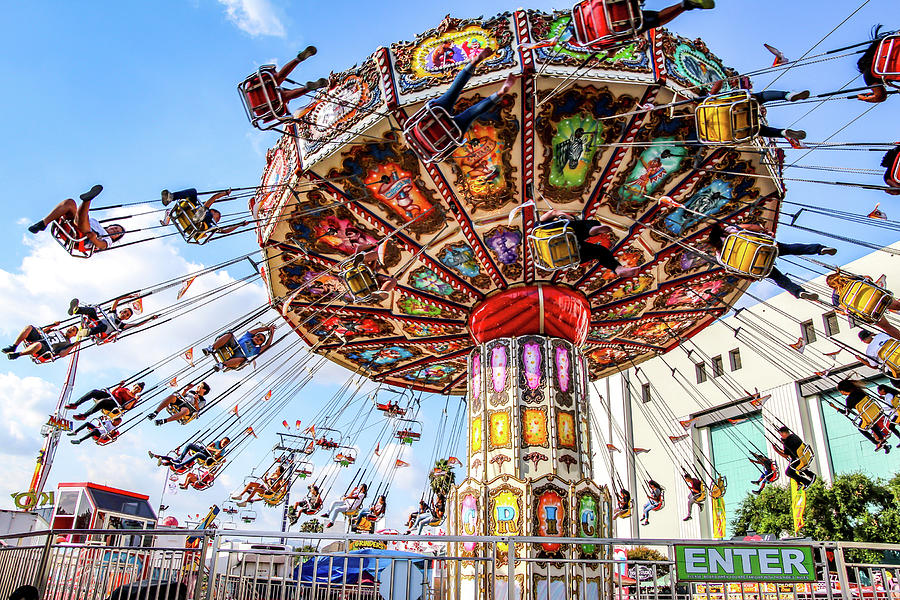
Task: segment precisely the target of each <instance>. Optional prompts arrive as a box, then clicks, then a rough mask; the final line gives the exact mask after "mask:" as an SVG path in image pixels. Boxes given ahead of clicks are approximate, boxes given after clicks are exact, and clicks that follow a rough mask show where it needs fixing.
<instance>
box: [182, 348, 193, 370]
mask: <svg viewBox="0 0 900 600" xmlns="http://www.w3.org/2000/svg"><path fill="white" fill-rule="evenodd" d="M181 356H182V357H184V360H186V361H188V363H190V365H191V366H192V367H193V366H194V349H193V348H188V351H187V352H185V353H184V354H182V355H181Z"/></svg>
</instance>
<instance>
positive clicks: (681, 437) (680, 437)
mask: <svg viewBox="0 0 900 600" xmlns="http://www.w3.org/2000/svg"><path fill="white" fill-rule="evenodd" d="M687 437H688V434H686V433H685V434H683V435H670V436H669V441H671V442H672V443H673V444H675V443H678V442H680V441H681V440H684V439H687Z"/></svg>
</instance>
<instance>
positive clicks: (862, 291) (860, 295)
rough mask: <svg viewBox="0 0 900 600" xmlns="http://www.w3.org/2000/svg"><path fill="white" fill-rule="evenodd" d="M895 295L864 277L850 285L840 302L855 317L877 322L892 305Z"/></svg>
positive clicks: (868, 321)
mask: <svg viewBox="0 0 900 600" xmlns="http://www.w3.org/2000/svg"><path fill="white" fill-rule="evenodd" d="M893 301H894V296H893V295H892V294H891V293H890V292H889V291H888V290H886V289H884V288H882V287H879V286H877V285H875V284H874V283H872V282H871V281H867V280H864V279H858V280H856V281H853V282H852V283H851V284H850V285H848V286H847V287H846V288H845V289H844V292H843V293H842V294H841V297H840V300H839V302H840V304H841V306H843V307H844V308H845V309H847V312H848V313H850V314H851V315H853V318H854V319H857V320H859V321H863V322H865V323H877V322H878V321H880V320H881V317H883V316H884V313H885V311H886V310H887V309H888V308H889V307H890V306H891V303H892V302H893Z"/></svg>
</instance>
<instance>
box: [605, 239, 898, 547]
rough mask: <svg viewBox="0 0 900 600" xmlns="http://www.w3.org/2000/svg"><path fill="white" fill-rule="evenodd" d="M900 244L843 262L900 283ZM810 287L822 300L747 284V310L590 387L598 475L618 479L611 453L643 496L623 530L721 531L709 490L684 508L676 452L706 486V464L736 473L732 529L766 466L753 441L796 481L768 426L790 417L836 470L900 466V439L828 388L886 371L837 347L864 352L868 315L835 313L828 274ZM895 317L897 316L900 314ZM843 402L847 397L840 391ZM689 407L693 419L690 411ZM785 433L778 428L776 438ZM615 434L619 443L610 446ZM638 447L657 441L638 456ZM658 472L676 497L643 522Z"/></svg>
mask: <svg viewBox="0 0 900 600" xmlns="http://www.w3.org/2000/svg"><path fill="white" fill-rule="evenodd" d="M898 249H900V243H897V244H894V245H892V246H890V247H888V248H887V249H886V251H876V252H873V253H871V254H869V255H867V256H864V257H863V258H861V259H859V260H857V261H854V262H852V263H850V264H848V265H845V267H844V268H845V269H846V270H847V271H849V272H850V273H855V274H859V275H869V276H871V277H873V278H876V279H877V278H878V277H879V276H880V275H882V274H885V275H887V282H888V288H889V289H890V287H891V285H892V284H893V286H894V287H895V288H896V286H897V284H898V283H900V259H898V257H897V256H896V255H895V253H897V251H898ZM820 258H823V259H828V258H831V257H820ZM778 264H779V268H781V269H782V270H783V271H784V272H787V273H788V274H793V275H800V276H802V277H808V276H809V272H808V271H805V270H804V269H805V268H806V267H811V268H813V269H816V270H818V271H819V272H824V271H825V270H826V269H824V268H822V267H819V266H817V265H815V264H813V263H810V262H808V261H805V260H804V259H800V258H795V257H787V258H780V259H779V262H778ZM763 285H768V284H762V283H759V284H754V285H753V286H751V287H750V289H749V294H753V295H757V294H758V293H759V290H760V289H762V288H761V287H760V286H763ZM805 287H806V288H807V289H809V290H810V291H815V292H818V293H819V296H820V304H814V303H811V302H808V301H803V300H797V299H794V298H793V297H791V296H790V295H789V294H787V293H781V294H779V295H777V296H775V297H773V298H771V299H769V300H767V301H764V302H757V301H756V300H752V299H751V298H750V297H749V296H745V297H744V299H742V302H741V304H740V305H742V306H745V308H743V310H739V312H738V314H737V315H735V314H734V313H733V312H732V313H730V314H731V316H729V317H727V318H725V319H723V320H720V321H717V322H716V323H714V324H713V325H712V326H710V327H709V328H707V329H706V330H705V331H703V332H701V333H700V334H698V335H696V336H695V337H693V338H691V339H690V340H686V341H685V342H684V343H683V344H682V345H681V347H679V348H676V349H674V350H672V351H671V352H669V353H668V354H666V355H664V356H662V357H657V358H654V359H652V360H650V361H647V362H645V363H643V364H641V365H639V366H638V367H637V368H636V369H635V368H630V369H628V370H624V371H622V372H621V373H620V374H618V375H615V376H612V377H609V378H607V379H605V380H601V381H598V382H597V385H596V387H595V388H594V389H595V390H596V391H593V390H592V392H591V403H592V407H593V412H594V414H595V415H596V421H597V423H596V425H597V427H598V429H599V432H600V434H601V435H600V436H599V437H595V440H594V445H595V461H594V473H595V478H596V479H597V480H598V481H601V482H606V483H610V474H609V470H610V469H609V466H608V465H609V463H610V460H612V461H613V463H614V464H615V467H616V472H617V473H618V476H619V478H620V479H621V480H622V485H623V486H624V487H625V488H626V489H628V490H630V491H631V492H632V494H633V497H634V511H633V514H632V516H631V517H630V518H628V519H619V520H617V533H618V535H619V536H622V537H642V538H710V537H713V533H712V532H713V529H712V508H711V505H710V502H708V501H707V502H706V509H705V510H704V511H703V512H702V513H699V514H698V513H697V509H696V508H695V509H694V513H693V519H692V520H690V521H683V520H682V519H683V518H684V517H685V515H686V514H687V496H688V492H687V486H686V484H685V483H684V481H683V480H682V478H681V472H680V471H681V465H680V464H676V463H681V464H687V463H688V462H690V463H692V464H691V467H692V470H693V471H694V472H695V474H696V473H697V472H699V473H700V474H701V479H704V481H706V483H707V486H709V482H710V480H711V476H710V475H702V474H703V473H704V470H706V471H707V472H708V471H710V470H711V469H710V467H709V466H706V467H705V468H704V465H707V464H711V465H713V466H714V468H715V471H718V472H720V473H722V474H724V475H725V476H726V477H727V480H728V491H727V493H726V495H725V506H726V514H727V516H728V522H729V527H728V533H727V536H730V535H731V521H732V519H733V517H734V513H735V509H736V508H737V506H738V505H739V504H740V502H741V500H742V499H743V498H744V497H745V496H746V495H747V493H749V491H750V490H751V489H753V488H754V487H755V486H753V485H752V484H751V481H752V480H754V479H757V478H758V477H759V473H760V472H759V470H758V469H757V467H756V466H755V465H753V464H752V463H751V462H750V460H749V455H750V452H752V451H755V450H754V449H755V448H758V449H759V450H762V451H763V452H765V453H766V454H768V456H770V457H771V458H774V459H777V461H778V465H779V469H780V477H779V480H778V481H777V482H776V485H786V484H788V483H789V481H788V479H787V478H786V477H785V476H784V469H785V467H786V464H785V461H784V460H783V459H781V458H780V457H778V456H777V455H776V454H775V453H774V452H773V450H772V447H771V444H770V443H768V442H767V441H766V434H765V433H764V432H765V431H773V430H774V427H775V426H776V425H778V424H780V423H783V424H785V425H787V426H788V427H790V428H791V429H792V430H793V431H794V432H795V433H797V434H798V435H799V436H800V437H801V438H802V439H803V440H804V441H805V442H806V443H807V444H809V445H811V446H812V447H813V449H814V451H815V459H814V462H813V468H814V470H815V472H816V473H818V474H819V476H820V477H821V478H822V479H824V480H825V481H829V480H830V479H831V478H832V477H833V476H834V475H835V474H840V473H848V472H853V471H864V472H866V473H868V474H870V475H875V476H879V477H884V478H888V477H891V476H893V475H894V474H895V473H897V472H900V449H898V450H897V451H896V452H893V453H891V454H889V455H885V454H884V453H883V452H879V453H877V454H876V452H875V451H874V446H873V444H872V442H871V441H869V440H867V439H865V438H864V437H863V436H862V435H861V434H860V433H859V432H858V431H857V429H856V428H855V427H854V426H853V425H852V423H851V422H850V421H849V420H848V418H847V417H845V416H844V415H842V414H840V413H838V412H837V411H836V410H834V409H833V408H831V407H830V406H829V405H828V403H827V400H828V399H829V398H832V397H833V396H835V395H838V394H837V392H836V390H835V385H836V384H837V382H838V381H840V380H841V379H844V378H846V377H853V378H856V379H866V380H867V384H868V385H869V386H870V387H874V386H875V385H876V384H877V383H882V382H886V379H884V378H883V377H882V376H881V375H880V373H878V372H876V371H874V370H872V369H870V368H868V367H866V366H863V365H861V363H860V362H859V361H858V360H857V358H856V357H855V356H854V355H853V354H852V353H851V352H849V351H847V350H846V349H843V350H842V351H841V352H840V353H839V354H837V355H836V356H835V357H834V358H832V357H831V356H830V353H832V352H834V351H836V350H838V349H840V348H841V347H842V346H841V344H842V345H843V346H844V347H845V348H853V349H855V350H856V351H857V352H858V353H859V354H862V351H863V349H864V348H865V345H864V344H863V343H862V342H860V341H859V339H858V337H857V335H858V333H859V331H860V325H859V324H855V323H851V322H850V321H849V320H848V318H847V317H846V316H842V315H840V314H836V313H835V310H834V307H833V306H831V302H830V299H831V290H830V288H827V286H826V285H825V278H824V276H819V277H817V278H816V279H813V280H811V281H809V282H808V283H807V284H805ZM748 302H749V303H748ZM889 318H890V320H891V321H892V322H895V319H896V316H893V315H892V316H890V317H889ZM801 339H802V340H803V342H804V343H805V346H804V348H803V352H802V353H801V352H798V351H797V350H795V349H793V348H791V347H790V346H789V345H790V344H795V343H797V342H798V340H801ZM817 372H818V373H819V374H820V375H821V376H819V375H817V374H816V373H817ZM755 390H758V391H759V392H760V393H761V394H762V395H763V396H764V397H765V396H766V395H770V397H769V398H768V399H767V400H765V401H764V402H763V404H762V406H761V407H760V406H758V405H757V404H758V403H751V402H750V398H749V394H751V393H753V392H754V391H755ZM598 392H599V393H598ZM838 397H839V398H841V397H840V396H839V395H838ZM607 401H608V404H607ZM835 402H836V403H838V404H842V401H841V400H837V401H835ZM608 411H609V413H608ZM609 415H611V417H612V418H610V417H609ZM690 419H693V421H692V422H691V423H690V424H689V426H688V428H687V429H685V427H684V426H683V425H682V424H681V423H679V421H681V420H685V421H687V420H690ZM729 419H730V420H729ZM684 434H688V436H687V437H686V438H685V439H683V440H681V441H678V442H672V441H670V440H669V437H668V436H670V435H671V436H676V437H677V436H681V435H684ZM775 437H777V435H770V439H774V438H775ZM607 442H610V443H612V445H613V446H615V447H616V448H617V449H619V450H620V451H616V450H607V448H606V447H605V444H606V443H607ZM895 442H900V440H898V439H897V438H896V437H894V439H893V440H892V441H891V442H890V443H891V444H893V443H895ZM635 447H637V448H644V449H648V450H649V452H646V453H641V454H639V455H637V456H635V453H634V452H633V451H632V449H633V448H635ZM697 455H703V456H705V457H708V463H707V461H706V460H700V461H698V460H696V456H697ZM635 461H637V462H638V463H639V464H638V468H637V469H635ZM604 465H606V466H604ZM647 473H649V474H650V475H651V476H652V477H653V478H654V479H655V480H656V481H658V482H659V483H661V484H662V485H663V486H664V487H665V489H666V505H665V507H664V508H663V509H662V510H660V511H658V512H654V513H652V514H651V517H650V525H649V526H646V527H645V526H639V519H640V515H641V508H642V507H643V505H644V503H645V502H646V500H647V495H646V492H645V491H644V489H645V488H644V483H643V481H641V479H643V478H644V477H643V476H644V475H646V474H647ZM617 485H618V483H617Z"/></svg>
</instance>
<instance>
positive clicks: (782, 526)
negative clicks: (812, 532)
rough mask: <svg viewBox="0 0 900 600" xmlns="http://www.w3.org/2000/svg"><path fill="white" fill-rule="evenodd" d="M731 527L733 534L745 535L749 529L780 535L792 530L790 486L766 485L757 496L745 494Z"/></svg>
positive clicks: (760, 532)
mask: <svg viewBox="0 0 900 600" xmlns="http://www.w3.org/2000/svg"><path fill="white" fill-rule="evenodd" d="M814 487H815V486H814ZM732 527H733V529H734V534H735V535H747V534H748V532H751V531H754V532H756V533H759V534H763V533H773V534H775V535H780V534H781V532H783V531H792V530H793V528H794V521H793V517H791V490H790V488H787V487H780V486H775V485H767V486H766V488H765V489H764V490H763V492H762V494H760V495H758V496H757V495H756V494H753V493H749V494H747V497H746V498H744V500H743V501H742V502H741V504H740V505H739V506H738V508H737V512H736V513H735V519H734V521H733V522H732Z"/></svg>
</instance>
